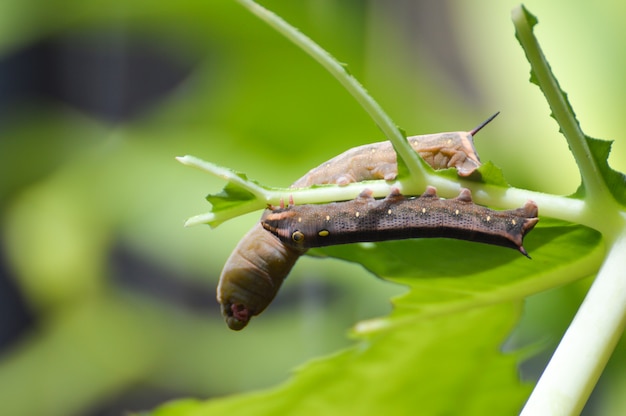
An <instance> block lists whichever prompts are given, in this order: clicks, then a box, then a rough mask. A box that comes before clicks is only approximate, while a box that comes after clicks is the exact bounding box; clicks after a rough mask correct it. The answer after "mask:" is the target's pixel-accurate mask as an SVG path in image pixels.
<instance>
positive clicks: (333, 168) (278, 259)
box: [217, 113, 498, 331]
mask: <svg viewBox="0 0 626 416" xmlns="http://www.w3.org/2000/svg"><path fill="white" fill-rule="evenodd" d="M497 115H498V113H496V114H494V115H493V116H491V117H489V118H488V119H487V120H485V121H484V122H483V123H481V124H480V125H479V126H477V127H476V128H475V129H473V130H471V131H469V132H449V133H436V134H427V135H420V136H411V137H408V138H407V140H408V141H409V143H410V144H411V146H412V147H413V149H414V150H415V151H416V152H418V153H419V155H420V156H421V157H422V158H423V159H424V160H425V161H426V162H427V163H428V164H430V165H431V166H432V167H433V168H434V169H446V168H451V167H454V168H456V169H457V172H458V175H459V176H464V177H467V176H470V175H472V174H473V173H474V172H475V170H476V169H477V168H478V167H479V166H480V159H479V157H478V154H477V153H476V150H475V148H474V142H473V136H474V135H475V134H476V133H478V131H480V129H482V128H483V127H484V126H485V125H487V124H488V123H489V122H490V121H491V120H493V119H494V118H495V117H496V116H497ZM397 171H398V168H397V164H396V153H395V151H394V150H393V147H392V145H391V143H390V142H388V141H386V142H378V143H373V144H369V145H363V146H359V147H355V148H352V149H350V150H347V151H346V152H344V153H342V154H340V155H339V156H336V157H334V158H332V159H330V160H329V161H327V162H325V163H323V164H321V165H320V166H318V167H317V168H314V169H311V170H310V171H309V172H308V173H307V174H306V175H304V176H303V177H302V178H300V179H299V180H297V181H296V182H295V183H293V184H292V185H291V187H292V188H302V187H308V186H312V185H321V184H339V185H347V184H349V183H352V182H360V181H365V180H373V179H385V180H388V181H391V180H394V179H395V177H396V175H397ZM271 213H272V211H271V210H265V211H264V213H263V216H262V217H261V221H263V220H264V219H265V218H266V217H267V216H268V215H269V214H271ZM305 252H306V249H304V248H302V247H294V246H292V245H287V244H284V243H283V242H282V241H281V240H280V239H279V238H278V237H276V236H275V235H274V234H272V233H270V232H267V231H266V230H265V229H264V228H263V227H262V225H261V222H258V223H257V224H256V225H255V226H254V227H253V228H252V229H251V230H250V231H248V233H246V235H244V237H243V238H242V239H241V240H240V241H239V243H238V244H237V246H236V247H235V249H234V250H233V252H232V253H231V255H230V256H229V258H228V259H227V260H226V263H225V265H224V268H223V269H222V273H221V275H220V280H219V283H218V285H217V301H218V302H219V304H220V309H221V312H222V316H223V317H224V320H225V321H226V324H227V325H228V327H229V328H230V329H232V330H236V331H238V330H241V329H243V328H244V327H245V326H246V325H247V324H248V322H249V321H250V318H252V317H253V316H255V315H258V314H260V313H261V312H263V310H265V308H266V307H267V306H268V305H269V304H270V302H271V301H272V300H273V299H274V297H275V296H276V293H277V292H278V289H279V288H280V286H281V284H282V282H283V280H284V279H285V277H287V275H288V274H289V272H290V271H291V269H292V268H293V266H294V264H295V262H296V261H297V260H298V258H299V257H300V256H301V255H302V254H304V253H305Z"/></svg>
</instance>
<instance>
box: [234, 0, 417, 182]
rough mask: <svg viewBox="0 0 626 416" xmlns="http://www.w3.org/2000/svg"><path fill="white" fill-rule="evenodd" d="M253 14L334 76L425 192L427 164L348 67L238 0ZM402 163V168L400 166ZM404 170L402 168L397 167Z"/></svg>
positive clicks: (288, 27) (274, 18)
mask: <svg viewBox="0 0 626 416" xmlns="http://www.w3.org/2000/svg"><path fill="white" fill-rule="evenodd" d="M237 1H238V2H239V3H240V4H241V5H243V6H244V7H245V8H246V9H248V10H249V11H250V12H252V13H253V14H255V15H256V16H257V17H259V18H260V19H261V20H263V21H264V22H266V23H267V24H269V25H270V26H271V27H272V28H274V29H275V30H276V31H277V32H279V33H281V34H282V35H283V36H285V37H286V38H287V39H289V40H290V41H291V42H293V43H294V44H296V45H297V46H298V47H299V48H301V49H302V50H303V51H305V52H306V53H308V54H309V55H310V56H311V57H312V58H313V59H315V60H316V61H317V62H318V63H319V64H320V65H322V66H323V67H324V68H325V69H326V70H327V71H328V72H330V73H331V75H333V76H334V77H335V78H336V79H337V80H338V81H339V82H340V83H341V84H342V85H343V86H344V87H345V88H346V90H347V91H348V92H350V93H351V94H352V96H353V97H354V98H355V99H356V100H357V102H358V103H359V104H361V106H362V107H363V109H365V111H366V112H367V113H368V114H369V115H370V117H372V119H373V120H374V122H375V123H376V124H377V125H378V127H379V128H380V129H381V130H382V132H383V133H384V134H385V136H386V137H387V138H388V139H389V140H390V141H391V142H392V144H393V147H394V149H395V150H396V152H397V153H398V156H399V162H400V160H402V161H404V163H405V166H406V167H407V168H408V171H409V173H410V176H411V178H412V180H413V181H416V182H418V183H419V184H420V185H421V188H422V189H423V188H424V187H425V186H426V184H427V183H426V179H425V176H426V174H427V173H428V172H429V169H428V167H427V165H426V163H425V162H424V161H423V160H422V159H421V158H420V157H418V156H417V154H416V153H415V152H414V151H413V149H412V148H411V146H410V145H409V143H408V142H407V140H406V138H405V137H404V135H403V134H402V132H401V131H400V130H399V129H398V127H397V126H396V124H395V123H394V122H393V120H392V119H391V117H389V116H388V115H387V113H385V111H384V110H383V109H382V107H381V106H380V105H379V104H378V103H377V102H376V101H375V100H374V99H373V98H372V96H370V95H369V94H368V92H367V91H366V90H365V88H363V86H362V85H361V84H360V83H359V81H357V80H356V78H354V77H353V76H352V75H350V73H349V72H348V71H347V70H346V67H345V65H342V64H341V63H339V62H338V61H337V60H336V59H335V58H334V57H333V56H332V55H330V54H329V53H328V52H326V51H325V50H324V49H323V48H321V47H320V46H319V45H318V44H317V43H315V42H313V41H312V40H311V39H310V38H309V37H307V36H305V35H304V34H302V33H301V32H300V31H299V30H298V29H296V28H295V27H293V26H291V25H290V24H289V23H287V22H286V21H284V20H283V19H282V18H281V17H280V16H278V15H276V14H275V13H272V12H271V11H269V10H267V9H265V8H264V7H262V6H260V5H259V4H257V3H255V2H253V1H251V0H237ZM400 163H401V162H400ZM400 163H399V164H400ZM398 168H399V169H402V166H399V167H398Z"/></svg>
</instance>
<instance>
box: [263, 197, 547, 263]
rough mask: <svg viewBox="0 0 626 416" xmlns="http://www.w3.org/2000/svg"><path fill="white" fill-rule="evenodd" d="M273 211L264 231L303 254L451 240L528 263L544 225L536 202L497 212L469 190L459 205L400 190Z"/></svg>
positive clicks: (459, 200) (456, 200) (265, 223)
mask: <svg viewBox="0 0 626 416" xmlns="http://www.w3.org/2000/svg"><path fill="white" fill-rule="evenodd" d="M270 209H271V210H272V212H271V213H270V214H268V215H266V216H265V217H264V218H263V219H262V220H261V225H262V226H263V228H265V229H266V230H268V231H270V232H271V233H272V234H274V235H275V236H277V237H278V238H279V239H280V240H281V241H282V242H283V243H284V244H285V245H288V246H291V247H293V248H294V249H297V250H307V249H310V248H314V247H324V246H330V245H336V244H348V243H358V242H369V241H387V240H401V239H406V238H428V237H447V238H456V239H460V240H469V241H476V242H481V243H487V244H495V245H498V246H503V247H511V248H515V249H517V250H519V251H520V252H521V253H522V254H524V255H525V256H527V257H528V253H527V252H526V250H525V249H524V247H523V246H522V240H523V238H524V235H525V234H526V233H527V232H529V231H530V230H532V229H533V227H534V226H535V224H537V221H539V219H538V218H537V212H538V209H537V205H536V204H535V203H534V202H532V201H528V202H527V203H526V204H525V205H524V206H523V207H522V208H518V209H514V210H508V211H494V210H492V209H489V208H486V207H483V206H480V205H476V204H474V203H473V202H472V196H471V193H470V191H469V189H462V190H461V193H460V194H459V196H458V197H456V198H454V199H439V197H437V192H436V190H435V188H433V187H432V186H429V187H428V188H427V189H426V192H425V193H424V194H423V195H422V196H420V197H418V198H407V197H405V196H403V195H401V194H400V192H399V191H398V189H397V188H394V189H393V190H392V192H391V193H390V194H389V195H388V196H387V197H386V198H384V199H378V200H376V199H374V198H372V192H371V191H370V190H367V189H366V190H365V191H363V192H362V193H361V195H359V196H358V197H357V198H356V199H354V200H352V201H346V202H333V203H330V204H323V205H315V204H309V205H295V206H290V207H287V208H274V207H272V208H270Z"/></svg>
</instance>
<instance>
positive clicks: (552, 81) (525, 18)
mask: <svg viewBox="0 0 626 416" xmlns="http://www.w3.org/2000/svg"><path fill="white" fill-rule="evenodd" d="M511 15H512V19H513V23H514V25H515V31H516V35H517V38H518V40H519V42H520V44H521V45H522V47H523V49H524V52H525V53H526V57H527V59H528V61H529V62H530V64H531V67H532V78H531V80H534V81H535V83H536V84H537V85H538V86H539V88H540V89H541V91H542V92H543V94H544V95H545V97H546V100H547V101H548V104H549V106H550V110H551V111H552V117H553V118H554V119H555V120H556V122H557V123H558V125H559V127H560V129H561V132H562V133H563V135H564V136H565V138H566V140H567V143H568V145H569V148H570V150H571V152H572V155H573V156H574V159H575V160H576V164H577V165H578V169H579V171H580V174H581V178H582V182H583V185H584V188H585V192H586V195H587V196H588V198H587V200H588V202H589V204H597V205H599V206H604V205H606V203H607V202H608V201H612V200H613V198H612V197H611V193H610V191H609V190H608V188H607V186H606V183H605V182H604V181H603V179H602V178H603V177H602V175H601V174H600V169H599V167H598V165H597V164H596V163H595V161H594V159H593V157H591V150H590V149H589V146H588V143H587V140H586V137H585V134H584V133H583V131H582V130H581V128H580V125H579V123H578V120H577V119H576V115H575V114H574V111H573V110H572V108H571V106H570V104H569V102H568V101H567V96H566V95H565V94H564V93H563V91H562V90H561V88H560V86H559V83H558V81H557V79H556V78H555V77H554V75H553V73H552V70H551V68H550V65H549V63H548V61H547V60H546V58H545V56H544V55H543V52H542V50H541V47H540V46H539V43H538V42H537V39H536V38H535V36H534V34H533V26H534V25H535V24H536V23H537V19H536V18H535V17H534V16H533V15H532V14H530V13H529V12H528V11H527V10H526V8H525V7H524V6H523V5H520V6H518V7H516V8H514V9H513V10H512V12H511Z"/></svg>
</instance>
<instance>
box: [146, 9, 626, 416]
mask: <svg viewBox="0 0 626 416" xmlns="http://www.w3.org/2000/svg"><path fill="white" fill-rule="evenodd" d="M242 3H244V4H245V5H246V6H247V7H249V8H251V9H252V10H253V11H254V13H256V14H257V15H259V16H260V17H261V18H263V19H265V20H266V21H268V22H269V23H270V24H271V25H272V26H274V27H275V28H277V29H278V30H279V31H281V33H283V34H285V36H287V37H288V38H290V39H291V40H293V41H294V42H296V43H297V44H298V45H299V46H300V47H302V48H304V49H305V50H307V51H308V52H309V53H311V50H313V51H316V50H317V49H316V48H318V47H317V45H314V44H312V42H311V41H310V40H309V39H308V38H306V39H304V40H303V39H302V35H301V34H300V33H299V32H295V31H292V30H291V29H290V28H289V26H288V25H287V24H286V23H285V22H284V21H282V20H280V19H278V18H277V17H276V16H275V15H273V14H271V13H267V14H265V13H264V12H263V9H262V8H260V7H259V6H257V5H255V4H254V3H252V2H248V1H242ZM521 10H522V14H523V16H524V17H525V21H523V20H522V21H520V20H519V19H518V20H515V16H516V13H518V12H519V10H516V11H514V20H515V23H516V28H517V36H518V39H519V40H520V43H521V44H522V47H523V48H524V50H525V51H526V53H527V57H528V59H529V61H530V62H531V65H532V67H533V71H532V76H531V79H532V80H533V82H535V83H537V85H539V86H540V87H541V89H542V91H543V92H544V94H545V95H546V98H547V100H548V103H549V104H550V106H551V108H552V111H553V117H554V118H555V119H556V120H557V122H558V123H559V125H560V126H561V131H562V132H563V134H564V135H565V136H566V138H567V139H568V143H569V145H570V148H571V149H572V153H573V154H574V157H575V159H576V160H577V162H578V164H579V168H580V171H581V175H582V178H583V187H581V188H580V189H579V191H578V192H577V194H576V196H575V197H576V198H578V199H579V200H581V201H582V203H583V204H586V205H587V206H589V207H602V210H603V212H604V214H605V215H602V218H592V217H590V216H588V215H586V213H585V212H584V209H582V210H581V209H580V208H581V207H582V206H581V205H576V204H573V202H570V203H571V204H572V206H571V207H570V209H569V210H568V209H567V208H565V209H563V206H564V205H565V204H567V203H568V202H566V201H573V200H572V199H568V198H565V197H558V196H550V195H544V194H539V193H536V192H531V191H523V190H519V189H517V190H515V189H512V188H509V189H506V187H507V184H506V181H505V180H504V177H503V176H502V173H501V171H500V170H499V169H497V168H496V167H494V166H492V165H487V166H485V167H484V168H482V169H481V171H480V173H481V176H480V178H479V181H478V182H477V183H471V184H470V185H469V186H470V188H471V189H473V190H474V191H477V190H485V192H488V193H489V192H491V194H492V195H491V196H490V195H487V196H486V197H485V198H484V200H483V201H487V202H486V203H489V204H490V205H500V206H502V205H505V206H506V205H512V204H514V203H515V197H511V196H506V195H507V194H506V193H507V192H508V194H509V195H515V194H516V193H526V194H527V195H528V196H529V197H532V198H533V199H535V200H536V201H537V202H538V203H539V206H540V207H541V208H540V212H541V211H543V210H545V211H547V212H548V215H549V216H552V217H554V218H557V219H558V218H560V219H561V220H550V219H548V218H545V217H544V218H543V219H542V221H541V223H540V225H539V226H538V227H537V228H536V230H535V231H534V232H533V234H532V237H530V238H529V239H528V241H529V243H528V248H529V252H530V253H531V254H532V256H533V258H534V259H535V260H533V261H528V260H527V259H525V258H522V257H521V256H519V254H517V253H513V252H510V251H509V252H504V251H505V250H504V249H501V248H497V247H486V246H481V245H477V244H470V243H466V242H456V241H445V240H439V241H425V240H421V241H401V242H386V243H378V244H363V245H350V246H343V247H329V248H325V249H318V250H315V251H313V253H312V254H314V255H318V256H332V257H335V258H340V259H343V260H347V261H351V262H355V263H358V264H361V265H362V266H364V267H365V268H366V269H367V270H369V271H370V272H372V273H374V274H375V275H377V276H379V277H382V278H385V279H388V280H391V281H394V282H396V283H400V284H403V285H406V286H407V287H408V288H409V292H408V293H406V294H405V295H402V296H400V297H398V298H396V299H394V302H393V303H394V306H395V308H394V310H393V312H392V313H391V314H390V315H389V316H387V317H384V318H379V319H375V320H370V321H365V322H361V323H359V324H357V326H356V327H355V329H354V331H353V336H354V338H355V340H356V344H355V345H354V346H353V347H352V348H349V349H347V350H344V351H342V352H340V353H338V354H335V355H333V356H330V357H328V358H324V359H320V360H317V361H314V362H311V363H309V364H306V365H304V366H303V367H300V369H299V370H298V371H297V373H296V374H294V376H293V377H292V380H291V381H290V382H288V383H286V384H285V385H283V386H280V387H277V388H274V389H270V390H267V391H264V392H258V393H251V394H245V395H241V396H239V397H237V396H234V397H230V398H226V399H218V400H212V401H209V402H206V403H202V404H198V406H197V408H194V407H193V406H191V407H192V408H191V409H190V405H189V403H187V402H184V403H182V404H181V405H180V406H177V405H175V404H174V405H169V406H167V408H163V409H161V410H158V411H157V412H155V414H158V415H167V416H169V415H204V414H207V415H208V414H216V413H230V414H242V413H250V412H254V413H255V414H267V415H273V414H284V413H297V414H320V413H324V414H345V413H347V412H351V413H357V414H380V413H384V412H391V413H394V414H414V413H420V414H449V413H460V412H462V413H463V414H467V415H470V414H484V413H485V412H487V411H488V412H493V413H495V414H513V413H518V412H519V411H520V409H521V408H522V405H523V403H524V402H525V401H526V399H527V395H528V393H529V391H530V390H529V385H527V384H525V383H521V382H520V381H519V380H518V377H517V365H518V361H519V355H518V354H515V353H511V352H503V351H502V350H501V345H502V344H503V342H504V341H505V339H506V338H507V336H508V335H509V334H510V331H511V329H512V327H513V326H514V325H515V323H516V322H517V320H518V318H519V313H520V308H521V305H522V302H523V299H524V298H525V297H527V296H529V295H531V294H534V293H538V292H539V291H542V290H545V289H548V288H551V287H556V286H558V285H561V284H563V283H567V282H572V281H575V280H577V279H580V278H583V277H585V276H587V275H589V274H591V273H594V272H595V271H596V270H597V269H598V267H599V265H600V263H601V262H602V257H603V255H604V252H603V250H604V244H603V238H602V234H601V233H604V234H605V235H604V236H605V237H608V238H609V239H610V240H611V241H614V239H615V238H618V237H617V236H620V238H626V237H625V236H626V227H624V222H623V221H622V222H621V223H620V222H619V219H622V218H623V214H624V213H623V211H621V210H620V211H616V209H615V206H614V205H613V204H611V203H610V199H611V197H610V196H609V195H612V196H614V197H617V198H618V200H620V201H622V199H621V198H622V195H623V193H624V186H623V185H624V177H623V175H622V174H620V173H617V172H615V171H613V170H611V169H610V168H609V166H608V163H607V162H606V159H607V157H608V151H609V149H610V145H609V144H607V143H606V142H602V141H595V140H594V141H592V140H591V139H589V138H588V137H586V136H584V135H583V134H582V132H581V131H580V127H579V125H578V122H577V121H576V119H575V117H574V114H573V112H572V109H571V106H570V104H569V102H568V101H567V98H566V95H565V94H564V93H563V92H562V91H561V90H560V88H559V87H558V83H557V82H556V80H555V79H554V78H553V76H552V74H551V71H550V68H549V66H548V64H547V62H546V60H545V58H544V57H543V54H542V53H541V50H540V49H539V46H538V44H537V42H536V40H535V39H534V37H533V35H532V27H533V26H534V25H535V24H536V19H535V18H534V17H533V16H532V15H530V14H529V13H528V12H527V11H526V10H525V9H521ZM277 19H278V20H277ZM294 36H295V37H296V38H297V39H294ZM529 40H530V41H529ZM312 55H315V54H314V53H312ZM326 59H332V58H331V57H330V55H323V54H322V58H320V59H318V60H321V61H325V60H326ZM323 65H324V66H325V67H327V68H328V67H329V66H330V67H332V66H333V65H332V63H326V64H324V63H323ZM337 66H338V67H341V66H340V65H338V64H337ZM331 72H333V71H331ZM333 75H335V77H337V78H338V79H339V80H340V81H342V79H345V80H348V81H349V80H350V79H352V77H351V75H349V74H347V73H341V72H333ZM343 84H344V85H346V86H347V88H348V89H349V90H350V91H351V92H352V94H353V95H355V97H357V99H358V100H359V102H361V104H363V105H364V107H365V108H366V109H367V110H368V112H369V113H370V114H371V115H372V116H373V117H374V119H375V120H377V121H378V122H379V124H384V122H385V121H386V120H388V117H387V116H386V115H384V114H383V113H382V110H381V109H380V107H378V106H377V105H376V104H375V103H374V104H373V105H370V104H371V102H372V100H371V99H369V100H363V99H359V97H360V95H359V94H360V93H363V94H365V95H367V94H366V93H365V92H364V90H362V88H361V87H360V84H357V87H354V84H350V82H343ZM383 130H384V129H383ZM391 130H392V129H390V130H389V131H391ZM388 137H389V139H390V140H392V142H394V146H395V147H396V149H398V150H399V158H402V160H404V162H405V163H406V166H407V167H408V170H407V172H411V176H410V177H406V176H405V177H403V176H402V175H401V176H400V177H399V178H398V181H399V183H400V184H403V185H404V188H410V186H411V184H410V182H411V181H415V183H414V184H413V185H414V186H417V184H420V183H422V182H424V181H426V182H427V183H437V184H438V185H440V186H441V184H443V186H444V187H445V184H446V183H447V181H454V180H455V178H451V177H450V174H449V172H447V173H442V174H433V173H432V172H429V170H428V169H423V168H422V166H420V163H419V162H418V163H417V164H415V163H414V162H413V161H412V160H407V159H405V158H404V155H403V153H402V151H401V150H400V149H401V148H402V146H403V143H402V142H401V136H400V138H399V136H397V135H395V133H393V132H391V134H390V135H389V136H388ZM410 159H414V157H411V158H410ZM416 177H418V178H416ZM419 177H421V178H419ZM437 181H439V182H437ZM407 182H409V183H407ZM368 186H369V184H368ZM592 186H593V190H592V189H591V187H592ZM604 187H606V189H609V190H611V191H610V192H611V193H610V194H607V193H604V192H603V189H604ZM490 197H491V198H492V199H491V200H490ZM592 198H595V199H592ZM598 199H600V202H598ZM299 202H300V201H299ZM316 202H323V201H322V200H318V201H316ZM545 211H544V212H545ZM562 220H570V221H572V220H573V222H574V223H578V224H585V225H587V226H584V225H576V224H573V223H568V222H564V221H562ZM616 225H618V226H619V227H618V230H617V231H615V226H616ZM588 226H591V227H593V228H595V229H596V230H599V231H600V232H598V231H596V230H594V229H592V228H588ZM609 229H611V231H610V232H609ZM441 253H448V255H447V256H442V255H441ZM609 261H610V258H609ZM599 280H600V279H599ZM615 312H616V314H617V315H618V320H619V314H620V313H621V311H619V310H616V311H615ZM576 330H577V328H576V327H574V330H573V331H574V332H575V331H576ZM610 331H612V332H611V333H608V334H602V335H601V337H606V338H605V339H604V341H602V342H601V343H603V344H604V346H605V347H606V349H607V350H610V349H611V348H612V338H614V337H615V334H616V333H617V328H611V329H610ZM589 344H591V343H589ZM613 345H614V344H613ZM565 348H567V345H566V346H565ZM570 359H571V357H570ZM570 364H571V363H570ZM591 366H592V367H593V366H595V367H594V368H595V369H596V370H595V371H596V373H597V371H601V368H602V366H603V362H602V359H600V360H598V361H597V364H591ZM559 371H560V372H561V377H565V378H567V377H569V375H568V374H567V371H566V370H564V369H563V368H561V369H558V370H557V373H558V372H559ZM585 376H587V377H588V379H584V377H585ZM578 377H581V378H582V379H581V380H578V382H579V384H580V385H586V386H588V385H589V383H593V376H592V375H590V374H585V375H580V374H578ZM557 378H558V375H557ZM544 384H546V383H544ZM574 384H575V383H574ZM416 386H419V387H418V388H417V387H416ZM539 386H540V387H541V388H542V389H541V390H540V389H539V387H538V390H539V391H536V392H535V393H536V396H539V397H541V396H542V395H546V393H545V392H544V391H543V384H541V383H540V384H539ZM559 387H560V386H559ZM551 388H552V389H554V386H549V387H548V388H547V389H546V391H548V393H547V396H548V397H549V398H548V400H547V401H545V402H542V404H541V405H540V406H539V407H538V408H535V410H537V409H541V408H544V409H545V406H549V407H552V406H553V404H552V403H551V402H550V400H553V401H554V403H556V405H557V406H560V407H559V408H560V409H562V410H563V411H564V412H566V413H569V412H570V411H572V410H571V409H575V410H580V408H581V407H582V404H583V403H584V402H585V400H586V396H585V392H583V391H580V390H577V388H578V387H574V388H573V389H572V391H574V392H575V393H577V394H578V397H577V400H574V401H573V403H568V404H564V403H562V402H561V401H560V399H559V398H558V397H554V396H555V391H554V390H550V389H551ZM587 392H588V390H587ZM535 393H534V395H535ZM551 394H552V397H550V395H551ZM534 395H533V396H534ZM451 397H454V398H455V400H450V398H451ZM529 403H530V404H529V407H531V406H534V401H533V398H531V401H530V402H529ZM541 406H543V407H541ZM460 409H462V411H461V410H460ZM575 410H574V411H575Z"/></svg>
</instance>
